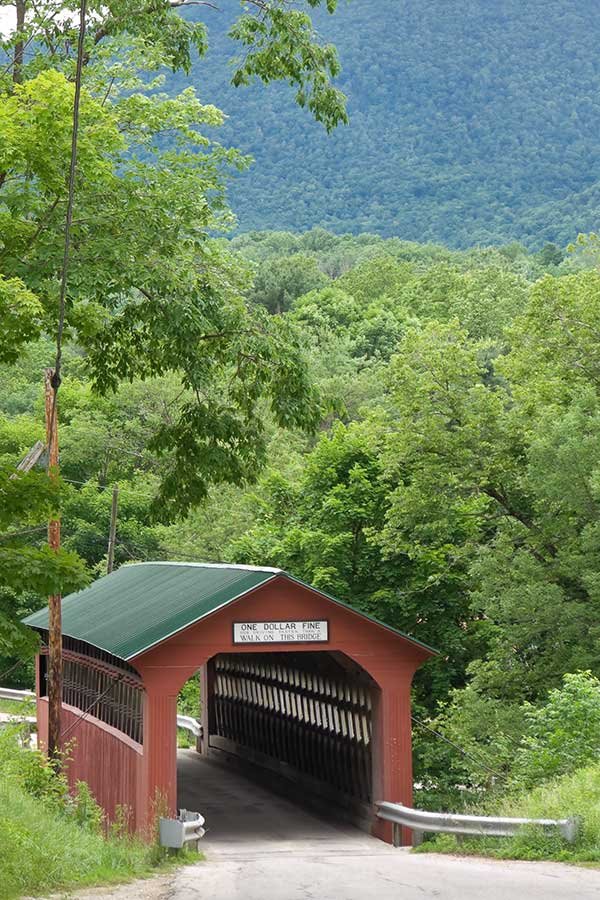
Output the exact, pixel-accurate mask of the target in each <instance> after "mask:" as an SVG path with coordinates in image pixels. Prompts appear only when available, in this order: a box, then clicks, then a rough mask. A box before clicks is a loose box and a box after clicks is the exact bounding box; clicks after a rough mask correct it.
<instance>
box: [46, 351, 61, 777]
mask: <svg viewBox="0 0 600 900" xmlns="http://www.w3.org/2000/svg"><path fill="white" fill-rule="evenodd" d="M45 399H46V443H47V445H48V474H49V476H50V478H52V479H57V478H58V415H57V412H58V411H57V408H56V389H55V386H54V369H46V398H45ZM48 544H49V546H50V548H51V549H52V550H54V551H57V550H58V549H59V548H60V520H59V519H51V520H50V522H48ZM48 611H49V615H48V755H49V756H51V757H54V758H56V759H58V758H59V754H60V749H61V743H60V733H61V706H62V676H63V672H62V669H63V666H62V621H61V596H60V594H54V595H52V596H51V597H49V598H48Z"/></svg>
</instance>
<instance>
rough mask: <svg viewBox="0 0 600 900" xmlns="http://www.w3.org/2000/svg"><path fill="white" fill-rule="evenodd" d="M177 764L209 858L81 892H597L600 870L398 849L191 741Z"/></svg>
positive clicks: (182, 899)
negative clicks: (202, 825)
mask: <svg viewBox="0 0 600 900" xmlns="http://www.w3.org/2000/svg"><path fill="white" fill-rule="evenodd" d="M179 771H180V793H179V797H180V805H181V806H185V807H187V808H188V809H192V810H199V811H200V812H202V814H203V815H204V816H205V817H206V821H207V826H208V828H209V830H208V832H207V835H206V837H205V839H204V841H203V850H204V853H205V856H206V860H205V861H204V862H201V863H198V864H197V865H193V866H187V867H185V868H183V869H180V870H178V871H177V872H174V873H171V874H169V875H166V876H161V877H160V878H156V879H150V880H148V881H146V882H138V883H136V884H135V885H126V886H124V887H122V888H118V889H117V888H115V889H113V890H112V891H108V892H107V891H88V892H86V893H84V894H81V895H78V896H79V897H80V900H84V898H85V900H92V898H94V900H98V898H100V897H112V898H114V900H117V898H118V900H132V898H136V900H201V898H202V900H429V898H438V900H559V898H560V900H570V898H573V900H600V870H594V869H583V868H576V867H574V866H565V865H559V864H556V863H524V862H504V861H497V860H488V859H485V860H484V859H467V858H460V857H451V856H441V855H437V854H413V853H410V852H408V851H406V850H394V848H392V847H389V846H388V845H387V844H383V843H382V842H381V841H378V840H376V839H375V838H371V837H369V836H368V835H365V834H363V833H362V832H360V831H358V830H355V829H353V828H351V827H349V826H344V825H341V824H339V823H332V822H326V821H323V820H321V819H320V818H318V817H317V816H315V815H313V814H312V813H310V812H307V811H306V810H303V809H300V808H299V807H298V806H296V805H294V804H292V803H290V802H289V801H287V800H284V799H282V798H281V797H278V796H277V795H274V794H272V793H271V792H270V791H269V790H268V789H266V788H265V787H258V786H257V785H256V784H254V783H252V782H250V781H248V780H246V779H245V778H244V777H243V776H242V775H240V774H239V773H237V772H236V771H233V770H229V769H223V768H222V767H221V766H217V765H212V764H210V763H204V762H202V761H201V760H200V759H199V757H198V756H197V754H195V752H194V751H184V752H180V760H179Z"/></svg>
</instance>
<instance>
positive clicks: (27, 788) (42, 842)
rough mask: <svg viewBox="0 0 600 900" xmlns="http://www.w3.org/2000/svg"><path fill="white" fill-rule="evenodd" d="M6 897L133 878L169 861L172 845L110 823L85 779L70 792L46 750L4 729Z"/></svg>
mask: <svg viewBox="0 0 600 900" xmlns="http://www.w3.org/2000/svg"><path fill="white" fill-rule="evenodd" d="M0 848H1V850H0V898H2V900H12V898H17V897H21V896H23V895H28V896H39V895H43V896H45V895H47V894H48V893H51V892H55V891H58V890H63V889H70V888H74V887H77V886H85V885H92V884H106V883H112V882H117V881H126V880H128V879H130V878H134V877H139V876H143V875H146V874H149V873H150V872H152V871H153V870H155V869H156V867H157V866H162V865H165V864H167V863H168V859H167V858H166V855H165V851H163V850H161V848H158V847H157V846H156V845H148V844H145V843H142V842H141V841H139V840H137V839H135V838H132V837H130V836H129V835H128V834H126V832H125V830H124V829H123V828H116V827H113V828H112V829H111V828H108V829H107V828H106V827H105V823H104V822H103V817H102V811H101V810H100V808H99V807H98V805H97V804H96V803H95V801H94V800H93V798H92V797H91V794H90V792H89V789H88V788H87V786H86V785H80V787H79V790H78V791H77V793H76V794H75V796H70V795H69V794H68V792H67V789H66V783H65V781H64V778H62V777H61V776H57V775H56V774H55V773H54V772H53V770H52V769H51V767H49V766H48V765H47V763H46V762H45V760H44V758H43V757H42V755H41V754H39V753H37V752H35V751H30V750H26V749H23V748H21V747H19V746H18V742H17V739H16V734H15V733H14V732H11V730H10V729H4V730H3V731H2V732H0Z"/></svg>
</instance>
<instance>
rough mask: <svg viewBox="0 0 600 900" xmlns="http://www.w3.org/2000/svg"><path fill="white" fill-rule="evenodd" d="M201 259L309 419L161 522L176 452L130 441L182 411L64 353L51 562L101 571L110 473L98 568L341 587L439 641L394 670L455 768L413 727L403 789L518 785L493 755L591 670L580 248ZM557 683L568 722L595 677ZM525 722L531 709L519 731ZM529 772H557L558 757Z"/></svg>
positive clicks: (9, 609) (591, 539) (598, 580)
mask: <svg viewBox="0 0 600 900" xmlns="http://www.w3.org/2000/svg"><path fill="white" fill-rule="evenodd" d="M223 244H224V246H226V247H227V248H228V249H229V250H232V251H233V256H232V264H233V260H234V259H235V260H237V263H236V265H238V266H241V267H248V266H249V267H250V268H249V276H248V278H247V282H246V287H245V293H246V297H247V302H248V303H249V308H250V309H251V310H252V309H254V310H257V311H262V312H263V313H266V314H271V318H272V320H273V321H276V322H281V323H282V327H283V325H285V327H286V328H287V329H289V330H290V333H291V334H292V333H295V334H296V335H297V339H298V341H299V345H300V347H301V349H302V353H303V355H304V357H305V358H306V359H307V360H308V363H309V377H310V379H311V382H312V383H313V384H314V386H315V387H316V390H317V391H318V395H319V400H318V402H319V406H320V413H319V418H318V423H317V427H316V430H314V431H311V429H310V428H308V430H306V429H300V430H298V429H296V430H293V429H292V430H291V431H290V430H287V429H284V428H283V427H281V425H280V424H278V423H277V421H276V419H275V416H274V414H273V413H272V412H270V411H269V409H268V407H267V406H266V405H265V404H264V403H263V401H259V407H260V409H261V415H262V417H263V425H264V428H265V439H266V453H265V456H264V459H263V460H262V463H263V464H264V471H263V473H262V474H261V475H260V476H259V478H258V481H257V482H256V483H253V476H254V475H255V474H258V472H257V471H256V470H255V471H251V470H245V469H241V470H233V471H231V472H229V473H228V475H227V477H226V479H224V483H222V484H220V485H217V486H215V487H213V488H212V489H211V490H210V492H209V495H208V498H207V500H206V501H205V502H201V503H200V504H199V505H197V508H196V509H193V510H191V511H190V512H189V513H188V514H187V515H184V517H183V519H181V518H180V519H179V520H178V521H176V522H175V523H173V522H172V521H171V520H172V519H173V512H172V509H171V506H170V504H169V503H167V504H163V503H161V504H159V505H157V504H156V503H155V502H153V500H154V498H155V497H156V495H157V492H158V491H159V490H161V487H160V486H161V484H162V485H163V488H162V490H163V495H164V484H165V483H166V484H167V486H168V485H169V483H170V479H171V478H172V474H171V473H172V471H173V464H174V462H176V460H177V455H176V452H175V451H174V450H173V449H171V448H169V447H166V448H164V449H161V448H160V446H157V445H156V443H155V442H154V441H153V440H152V435H154V434H156V433H157V432H158V433H160V430H161V429H164V428H168V427H169V426H170V423H172V420H173V416H174V415H175V414H176V411H177V410H178V409H180V408H181V405H182V404H184V406H185V396H184V397H183V398H182V394H181V385H180V383H179V382H178V379H177V378H176V377H174V376H173V375H164V376H162V377H154V378H152V379H142V378H140V377H137V376H136V377H134V378H133V381H132V383H131V384H124V385H122V386H121V387H120V388H119V389H118V390H117V392H116V393H115V394H114V395H110V394H109V395H108V396H104V397H102V396H97V394H95V393H94V392H93V390H92V386H91V382H90V377H89V374H88V372H89V362H88V360H87V359H86V353H85V352H83V351H82V349H81V347H80V346H78V345H77V344H75V343H71V344H70V345H69V346H68V347H66V348H65V360H64V372H65V375H64V377H65V384H64V386H63V388H62V389H61V406H60V415H61V423H60V441H61V475H62V479H63V488H62V501H61V504H62V528H63V546H64V547H65V550H66V551H74V552H76V553H78V554H79V555H80V556H81V557H82V558H83V560H84V561H85V563H86V564H87V566H88V567H89V572H90V574H94V575H99V574H102V573H103V572H104V571H105V569H106V549H107V537H108V529H109V518H110V506H111V494H112V486H113V484H115V483H118V484H119V487H120V504H119V519H118V527H117V543H116V554H115V559H116V564H117V565H122V564H126V563H128V562H131V561H135V560H146V559H161V558H162V559H185V560H227V561H231V562H246V563H253V564H261V565H278V566H281V567H283V568H285V569H287V570H289V571H290V572H292V573H293V574H295V575H297V576H299V577H300V578H302V579H305V580H307V581H309V582H311V583H314V584H315V585H317V586H319V587H321V588H323V589H324V590H326V591H329V592H331V593H332V594H334V595H338V596H340V597H341V598H343V599H344V600H347V601H349V602H350V603H352V604H353V605H355V606H357V607H358V608H361V609H364V610H366V611H368V612H370V613H372V614H374V615H375V616H377V617H378V618H380V619H382V620H384V621H386V622H389V623H390V624H392V625H394V626H397V627H399V628H401V629H402V630H404V631H407V632H409V633H411V634H414V635H415V636H416V637H417V638H419V639H420V640H423V641H425V642H426V643H428V644H430V645H434V646H436V647H438V648H439V649H440V651H441V655H440V656H439V657H438V659H437V660H435V661H433V662H432V663H430V664H428V665H427V666H426V667H425V668H424V669H423V670H422V671H421V673H419V675H418V677H417V681H416V685H415V701H416V711H417V715H418V717H422V718H424V719H426V720H427V721H428V722H429V723H430V725H432V724H433V727H435V728H436V729H441V730H442V731H443V732H444V734H446V735H447V736H449V737H450V739H452V740H454V741H455V742H457V743H458V744H459V745H460V746H462V747H466V748H467V749H468V752H469V753H470V756H468V757H463V756H462V755H461V754H460V753H458V752H457V751H456V749H455V748H453V747H452V746H451V745H449V744H446V743H442V742H440V741H439V739H437V738H435V737H433V736H432V735H431V734H430V733H429V732H427V731H419V730H418V729H417V731H416V734H415V740H416V751H417V777H418V778H419V779H421V780H422V781H423V782H424V783H425V784H432V785H433V800H432V802H434V803H435V804H437V806H439V805H440V803H442V802H448V803H455V804H456V803H459V802H460V803H462V802H464V799H465V797H466V796H467V795H466V794H464V793H462V794H459V795H456V794H455V793H454V791H455V786H456V784H463V785H465V784H468V785H470V786H471V787H472V789H473V790H474V791H477V790H479V789H480V788H482V787H483V786H485V785H486V784H487V780H488V776H489V772H490V771H492V772H495V773H497V774H498V773H499V774H500V776H501V778H503V779H513V780H515V779H516V780H517V782H518V779H519V778H521V779H522V777H525V776H522V772H521V769H523V771H525V772H526V775H527V772H529V769H527V765H529V763H528V762H527V760H529V757H528V756H527V753H526V754H525V763H523V760H522V759H521V756H519V757H518V758H519V759H521V762H520V763H519V765H520V766H521V769H518V770H515V769H514V766H515V759H516V758H517V757H515V748H518V747H522V749H523V752H525V749H526V747H527V746H529V745H528V744H527V743H526V741H528V740H530V738H531V734H533V735H534V736H535V734H536V733H537V732H536V731H535V729H536V728H537V729H538V731H540V729H542V731H544V733H545V729H546V728H547V726H546V725H543V727H542V725H539V721H542V720H543V716H544V712H543V710H544V709H545V704H546V699H547V693H548V690H549V689H551V688H556V689H559V688H560V686H561V683H562V679H563V676H564V675H565V674H567V673H575V672H577V671H578V670H580V669H588V668H589V669H591V670H593V671H594V672H596V673H598V672H600V655H599V652H598V626H597V622H598V608H599V604H600V595H599V594H598V585H599V584H600V560H599V556H598V546H599V535H598V512H599V503H600V499H599V498H600V494H599V485H600V480H599V470H598V458H599V453H600V449H599V446H598V434H599V433H600V429H599V427H598V420H599V418H600V393H599V388H598V386H599V383H600V376H599V366H600V361H599V359H598V346H599V341H598V333H599V331H600V322H599V321H598V310H599V309H600V302H599V298H600V276H599V275H598V273H597V262H598V249H597V243H596V242H595V241H594V240H591V241H587V242H583V243H581V244H580V245H579V247H578V250H577V251H576V252H572V253H570V254H567V255H566V256H565V255H564V254H563V253H562V252H561V251H559V250H558V249H557V248H556V247H555V246H552V245H548V246H546V247H545V248H544V249H543V250H542V251H541V252H538V253H535V254H534V253H529V252H527V251H526V250H524V249H523V248H522V247H520V246H519V245H516V244H513V245H509V246H506V247H503V248H499V249H474V250H469V251H453V250H448V249H447V248H445V247H443V246H440V245H422V244H414V243H407V242H403V241H401V240H398V239H391V240H382V239H380V238H376V237H374V236H372V235H361V236H356V237H352V236H345V237H337V236H335V235H333V234H330V233H328V232H326V231H322V230H314V231H311V232H307V233H305V234H302V235H294V234H291V233H284V232H273V233H254V234H250V235H242V236H239V237H238V238H235V239H234V240H233V241H232V242H227V241H223ZM51 358H52V344H51V342H50V341H47V340H46V339H42V340H41V341H38V342H37V343H35V344H33V345H31V346H30V348H29V349H28V350H27V351H26V352H23V353H22V354H21V357H20V358H19V360H18V361H16V362H11V364H10V365H5V366H4V367H3V368H2V383H3V391H2V395H1V407H0V463H1V464H2V465H3V466H4V467H5V468H6V469H7V470H8V468H9V467H10V466H14V465H15V463H16V461H18V460H19V459H20V458H21V457H22V456H23V455H24V454H25V452H26V451H27V449H28V448H29V447H30V446H31V445H32V444H33V443H34V441H35V440H36V439H37V438H41V437H43V428H42V423H43V405H42V404H43V397H42V393H43V392H42V385H41V372H42V369H43V366H44V365H45V364H47V362H48V361H49V360H51ZM216 446H217V445H215V447H216ZM207 458H208V457H207ZM260 464H261V460H259V459H258V458H257V465H260ZM231 480H233V481H236V480H237V481H239V482H240V483H239V484H234V483H229V484H228V483H226V482H227V481H231ZM191 484H192V485H193V482H191ZM193 499H194V502H195V504H198V501H199V500H200V498H199V497H195V498H193ZM182 508H183V510H184V511H185V509H186V506H185V504H184V505H183V507H182ZM39 529H40V530H39V531H38V530H37V526H34V527H33V528H32V531H31V534H30V535H29V537H28V538H26V539H27V540H29V542H30V544H31V546H36V545H37V544H38V543H39V541H40V540H43V538H44V526H43V525H41V526H39ZM40 602H41V598H40V597H39V596H38V595H37V594H31V593H29V594H23V593H21V594H19V593H18V592H17V593H15V591H14V590H4V592H3V594H2V603H3V607H2V608H3V610H4V618H3V619H2V620H0V621H1V622H2V623H3V624H2V628H3V631H0V639H2V647H3V648H4V649H3V653H4V656H3V658H2V659H0V668H2V669H4V668H8V667H9V666H10V665H11V664H12V662H13V660H15V659H16V658H18V657H19V656H26V655H27V650H26V641H27V636H25V635H22V637H20V638H19V634H20V633H21V632H19V631H18V630H17V629H16V628H15V627H14V626H11V625H10V623H11V622H13V623H14V621H15V618H16V616H17V615H19V614H22V613H24V612H25V611H27V610H29V609H32V608H36V607H37V606H39V604H40ZM7 627H8V630H7ZM2 635H4V637H2ZM12 677H13V678H15V679H16V680H17V681H19V680H20V681H21V682H22V681H23V679H24V678H25V680H26V679H27V674H26V670H25V669H23V667H21V668H20V669H16V670H15V672H14V673H13V675H12ZM574 677H575V681H574V682H573V683H569V684H568V685H567V687H566V688H565V690H566V691H567V699H565V698H564V697H563V695H562V694H561V693H560V691H559V695H558V700H557V701H556V702H558V703H559V704H560V703H562V704H563V705H564V704H567V705H569V704H570V705H571V706H572V708H573V710H576V709H577V708H578V707H577V703H576V701H577V698H578V697H579V694H581V692H583V693H585V691H586V690H587V691H590V690H592V692H593V691H595V690H596V688H592V687H590V685H589V684H588V682H587V681H586V679H585V678H583V681H582V680H581V678H580V676H574ZM582 677H583V676H582ZM578 678H579V679H580V680H579V681H578V680H577V679H578ZM569 691H571V693H573V692H575V700H574V701H573V702H571V701H570V700H568V697H570V696H571V694H569V693H568V692H569ZM536 710H537V711H538V712H539V716H542V719H539V717H538V719H535V718H534V719H533V720H532V719H531V716H532V712H535V711H536ZM536 715H537V713H536ZM532 721H533V725H531V724H530V723H531V722H532ZM543 721H545V720H543ZM536 723H538V724H536ZM594 727H595V726H594ZM532 728H533V732H531V729H532ZM530 732H531V734H530ZM523 742H525V743H523ZM586 746H587V745H586ZM589 746H590V748H592V750H593V747H594V746H595V745H594V744H593V742H592V743H590V745H589ZM592 750H591V751H590V752H592ZM527 752H529V751H527ZM577 752H578V754H579V755H578V757H577V758H578V761H579V762H580V763H581V764H584V763H585V762H586V761H588V757H586V755H585V753H586V751H585V748H583V750H581V748H579V749H578V751H577ZM593 752H595V751H593ZM582 754H583V755H582ZM521 755H522V754H521ZM536 764H537V763H536ZM544 765H546V766H547V765H550V770H551V772H554V771H556V772H557V773H558V774H560V772H562V771H566V772H568V771H570V770H571V768H570V763H569V761H568V760H567V761H566V762H565V760H564V759H562V757H561V756H560V754H558V755H553V756H552V760H551V761H550V763H548V760H546V762H545V763H544ZM523 767H524V768H523ZM552 767H554V768H552ZM544 771H546V770H544ZM519 773H521V774H519ZM527 777H529V775H527ZM518 783H521V782H518ZM533 783H535V778H534V781H533ZM445 791H447V792H448V796H446V795H445V794H444V792H445ZM421 802H423V803H425V802H427V796H425V797H423V798H422V799H421Z"/></svg>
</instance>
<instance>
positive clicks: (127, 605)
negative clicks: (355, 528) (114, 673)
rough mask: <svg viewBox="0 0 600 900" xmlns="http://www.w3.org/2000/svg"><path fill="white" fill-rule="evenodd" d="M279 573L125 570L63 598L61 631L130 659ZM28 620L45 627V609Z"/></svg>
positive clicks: (157, 567) (155, 567) (154, 567)
mask: <svg viewBox="0 0 600 900" xmlns="http://www.w3.org/2000/svg"><path fill="white" fill-rule="evenodd" d="M278 573H279V570H278V569H259V568H253V567H250V566H248V567H244V566H211V565H193V564H179V563H138V564H137V565H132V566H122V567H121V568H120V569H117V571H116V572H113V573H111V574H110V575H105V576H104V578H100V579H98V581H95V582H94V583H93V584H91V585H90V586H89V587H87V588H85V589H84V590H82V591H78V592H77V593H75V594H69V596H68V597H64V598H63V601H62V628H63V633H64V634H66V635H69V637H73V638H78V639H79V640H82V641H87V643H88V644H93V646H95V647H100V648H101V649H102V650H106V651H108V652H109V653H112V654H114V656H118V657H120V658H121V659H126V660H129V659H132V658H133V657H134V656H137V655H138V654H139V653H141V652H142V651H143V650H147V649H148V648H149V647H152V646H154V644H157V643H159V642H160V641H162V640H164V639H165V638H167V637H170V636H171V635H173V634H176V633H177V632H178V631H181V630H182V629H184V628H186V627H187V626H188V625H191V624H192V623H193V622H197V621H198V620H200V619H203V618H204V617H205V616H207V615H209V614H210V613H212V612H215V610H217V609H219V608H220V607H221V606H224V605H226V604H227V603H230V602H231V601H232V600H235V599H236V598H237V597H241V596H242V595H243V594H246V593H248V591H251V590H252V589H253V588H255V587H258V586H259V585H261V584H264V583H265V582H267V581H270V580H271V579H272V578H275V577H276V575H277V574H278ZM24 621H25V624H26V625H30V626H31V627H33V628H42V629H47V628H48V610H47V608H45V609H41V610H40V611H39V612H36V613H33V615H31V616H28V617H27V618H26V619H25V620H24Z"/></svg>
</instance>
